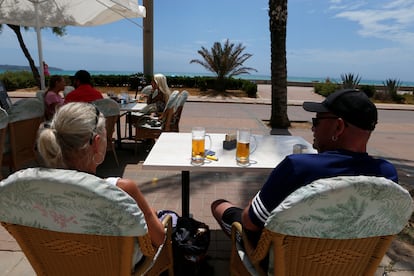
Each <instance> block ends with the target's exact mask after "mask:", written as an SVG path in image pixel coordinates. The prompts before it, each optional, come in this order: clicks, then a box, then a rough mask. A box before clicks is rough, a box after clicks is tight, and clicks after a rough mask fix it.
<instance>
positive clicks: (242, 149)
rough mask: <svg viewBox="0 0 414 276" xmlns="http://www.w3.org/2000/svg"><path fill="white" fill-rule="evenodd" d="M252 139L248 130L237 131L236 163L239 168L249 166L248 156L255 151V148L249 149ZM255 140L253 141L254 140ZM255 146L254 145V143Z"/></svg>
mask: <svg viewBox="0 0 414 276" xmlns="http://www.w3.org/2000/svg"><path fill="white" fill-rule="evenodd" d="M252 138H253V139H254V136H252V135H251V133H250V129H239V130H237V146H236V161H237V165H239V166H249V165H250V154H251V153H253V152H254V151H255V150H256V146H254V147H253V148H252V150H251V149H250V148H251V146H250V144H251V143H250V140H252ZM254 140H255V139H254ZM254 144H256V143H254Z"/></svg>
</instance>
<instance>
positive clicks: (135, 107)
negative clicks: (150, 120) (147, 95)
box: [119, 102, 147, 112]
mask: <svg viewBox="0 0 414 276" xmlns="http://www.w3.org/2000/svg"><path fill="white" fill-rule="evenodd" d="M146 106H147V104H146V103H137V102H132V103H127V104H121V105H120V106H119V107H120V110H121V111H128V112H138V111H141V110H142V109H143V108H144V107H146Z"/></svg>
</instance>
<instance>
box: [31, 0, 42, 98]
mask: <svg viewBox="0 0 414 276" xmlns="http://www.w3.org/2000/svg"><path fill="white" fill-rule="evenodd" d="M33 4H34V8H35V14H36V35H37V50H38V53H39V69H40V90H42V91H44V90H45V69H44V67H43V49H42V33H41V29H40V23H39V8H38V5H39V2H37V1H35V2H34V3H33Z"/></svg>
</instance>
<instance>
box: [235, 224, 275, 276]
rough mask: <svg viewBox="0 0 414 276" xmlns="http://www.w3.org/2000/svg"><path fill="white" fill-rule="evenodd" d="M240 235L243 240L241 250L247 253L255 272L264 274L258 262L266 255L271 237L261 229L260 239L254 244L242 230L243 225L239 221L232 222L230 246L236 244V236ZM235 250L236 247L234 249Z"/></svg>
mask: <svg viewBox="0 0 414 276" xmlns="http://www.w3.org/2000/svg"><path fill="white" fill-rule="evenodd" d="M238 235H240V236H241V237H242V241H243V246H242V247H243V251H244V252H245V253H246V254H247V257H248V259H249V261H250V262H251V264H252V265H253V266H254V268H255V270H256V272H257V273H258V274H259V275H266V273H265V271H263V268H262V267H261V266H260V262H261V261H262V260H263V259H264V258H265V257H266V256H267V255H268V253H269V248H270V243H271V237H270V236H269V235H268V233H267V231H266V229H264V230H263V232H262V234H261V236H260V240H259V242H258V244H257V246H255V245H254V244H253V243H252V242H251V241H250V240H249V239H248V237H247V235H246V232H244V231H243V227H242V225H241V224H240V223H239V222H233V224H232V225H231V239H232V246H236V243H237V242H238V241H237V236H238ZM236 250H237V249H236Z"/></svg>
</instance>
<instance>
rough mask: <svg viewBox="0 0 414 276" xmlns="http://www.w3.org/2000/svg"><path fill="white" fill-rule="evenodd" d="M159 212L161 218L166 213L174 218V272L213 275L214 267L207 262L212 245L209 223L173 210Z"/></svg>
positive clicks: (176, 273)
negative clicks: (178, 213) (181, 214)
mask: <svg viewBox="0 0 414 276" xmlns="http://www.w3.org/2000/svg"><path fill="white" fill-rule="evenodd" d="M157 214H158V218H159V219H161V220H162V218H163V217H165V216H166V215H170V216H171V217H172V219H173V222H172V226H173V233H172V245H173V255H174V274H175V275H180V276H181V275H184V276H186V275H189V276H190V275H191V276H193V275H212V267H210V266H209V265H208V264H207V262H205V259H206V255H207V251H208V247H209V245H210V229H209V227H208V225H207V224H205V223H203V222H200V221H197V220H195V219H193V218H186V217H180V216H178V215H177V213H175V212H174V211H171V210H160V211H158V213H157ZM206 273H207V274H206Z"/></svg>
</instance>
